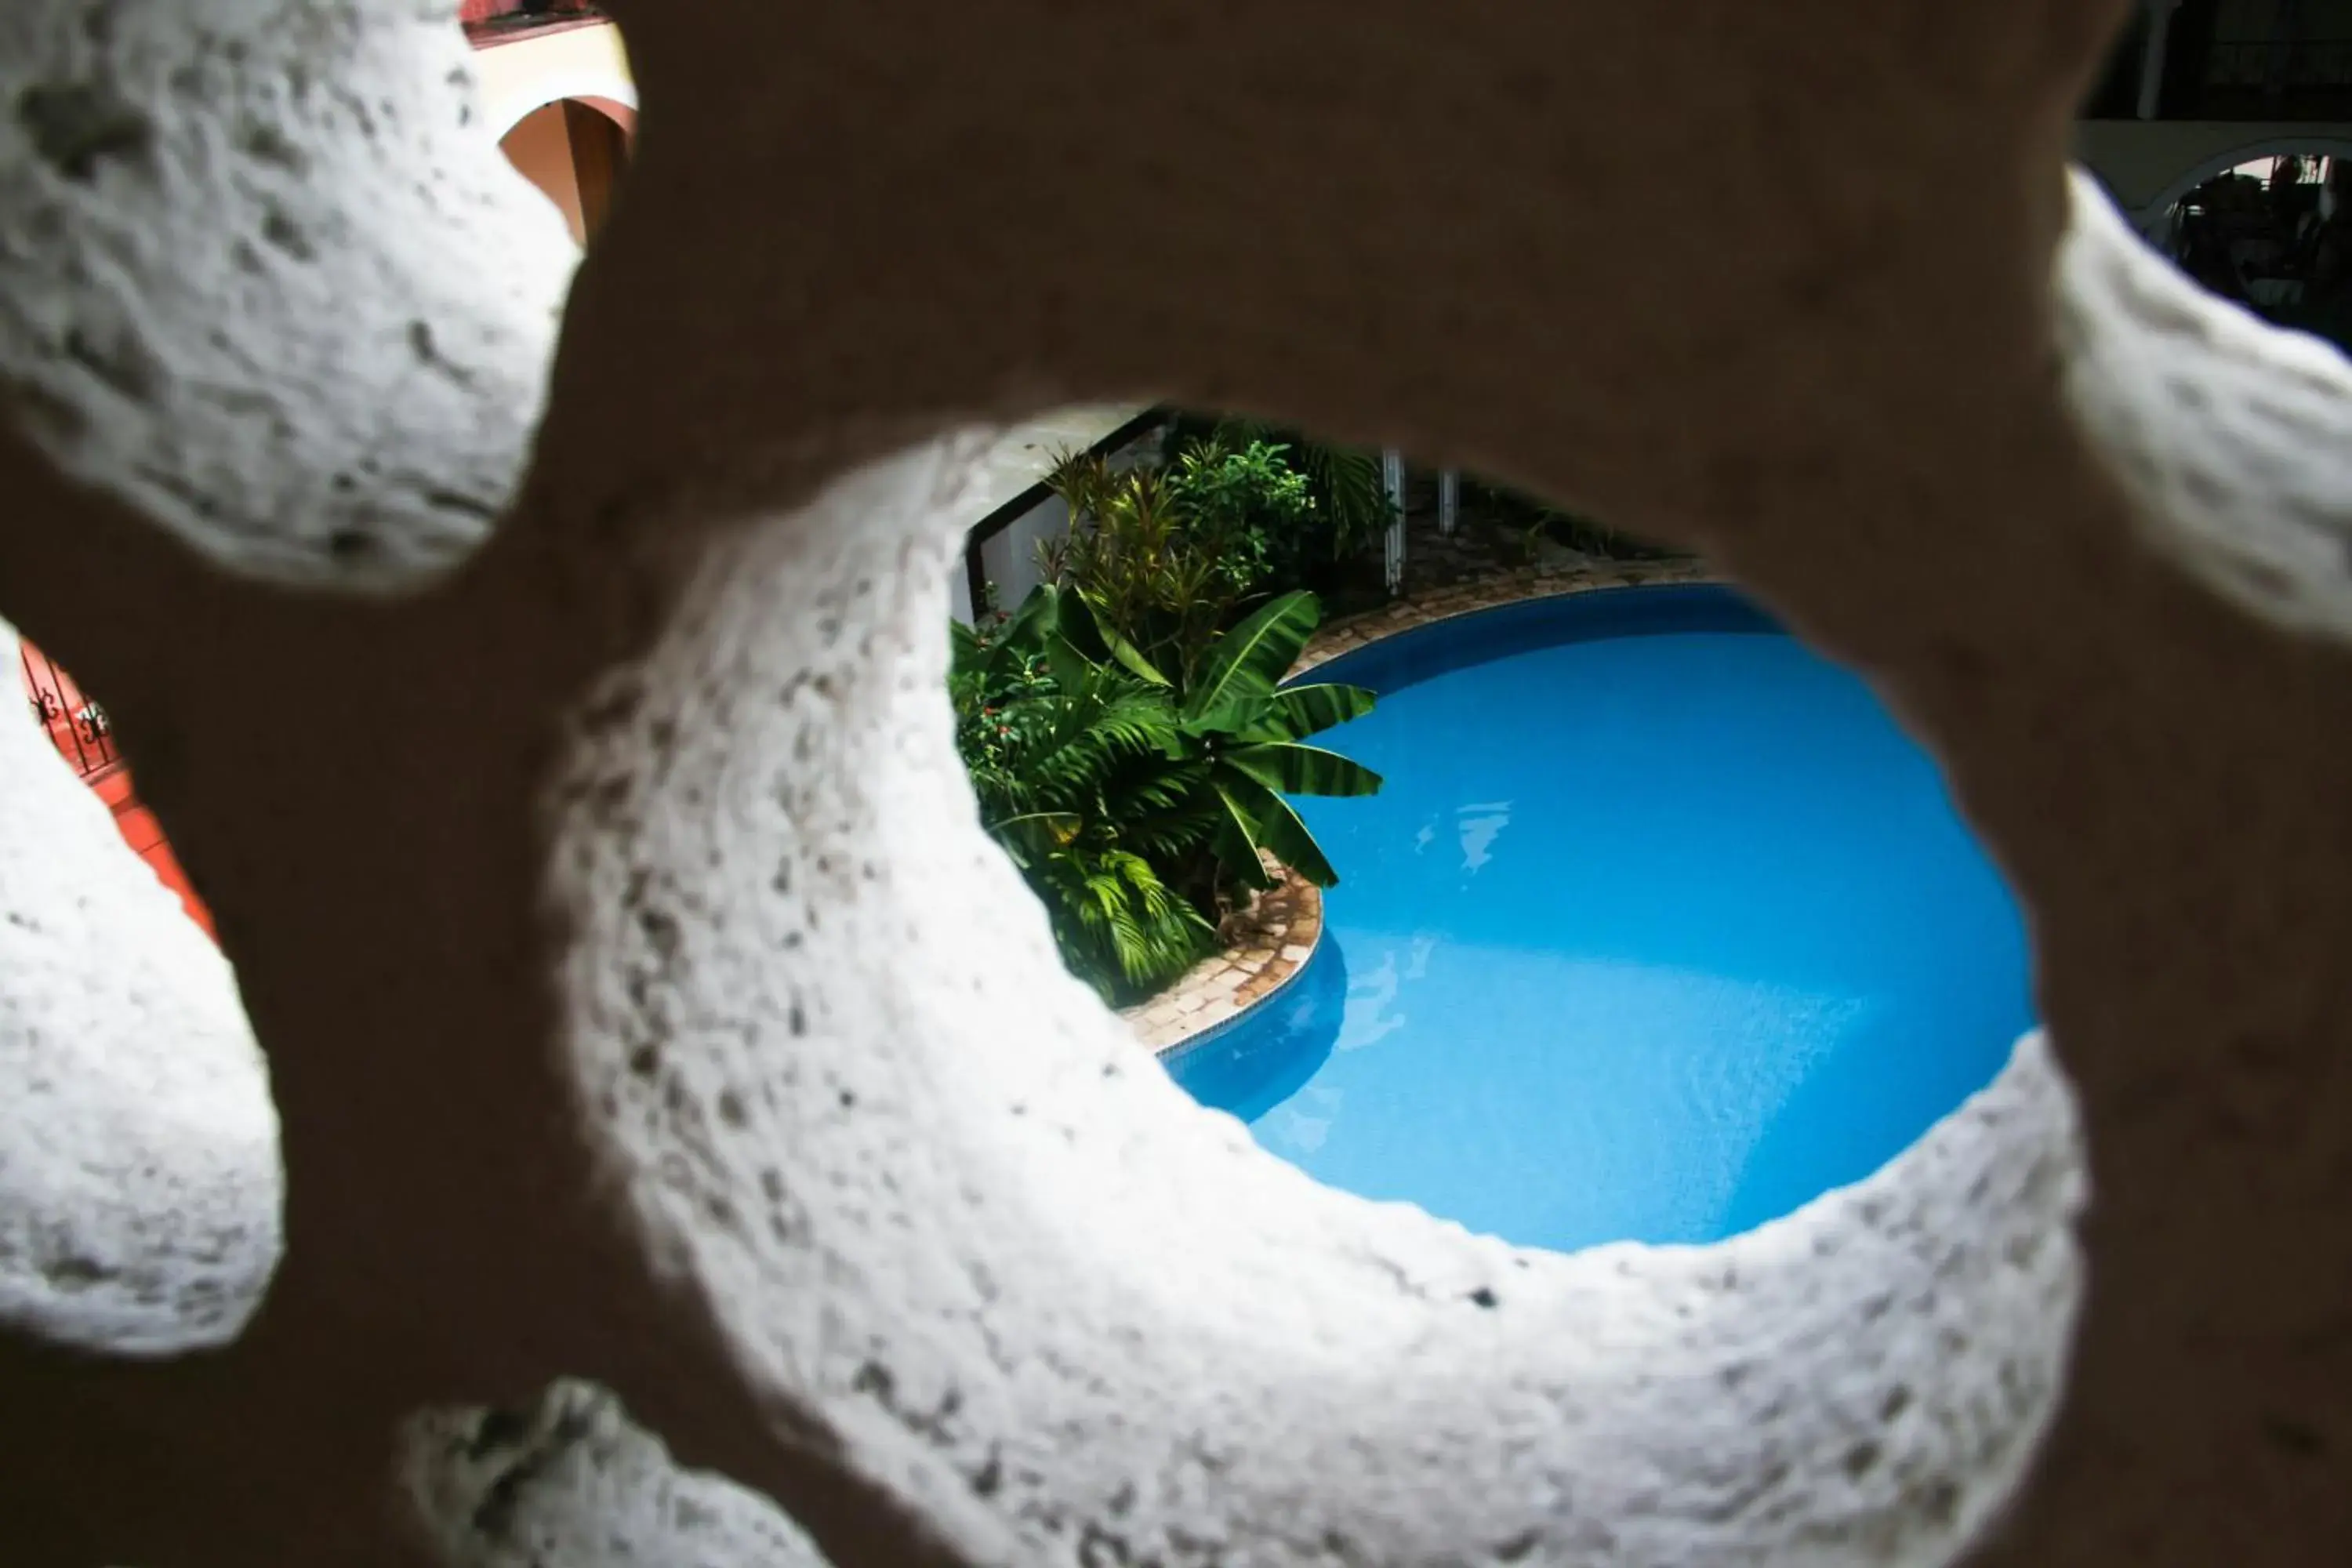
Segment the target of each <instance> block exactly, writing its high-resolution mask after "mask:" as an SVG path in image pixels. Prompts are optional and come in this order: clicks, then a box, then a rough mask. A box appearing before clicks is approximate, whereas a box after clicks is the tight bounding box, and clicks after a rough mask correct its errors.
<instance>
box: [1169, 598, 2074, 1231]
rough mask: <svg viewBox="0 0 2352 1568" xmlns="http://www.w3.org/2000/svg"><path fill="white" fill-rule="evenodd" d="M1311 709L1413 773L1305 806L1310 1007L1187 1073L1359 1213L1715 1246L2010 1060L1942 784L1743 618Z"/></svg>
mask: <svg viewBox="0 0 2352 1568" xmlns="http://www.w3.org/2000/svg"><path fill="white" fill-rule="evenodd" d="M1312 679H1332V680H1349V681H1353V682H1356V683H1358V684H1360V685H1365V686H1369V687H1371V688H1372V689H1375V690H1377V691H1379V692H1380V693H1381V702H1380V706H1379V708H1378V709H1377V710H1375V711H1374V712H1373V713H1372V714H1371V715H1370V717H1368V718H1365V719H1361V720H1359V721H1356V722H1354V723H1352V724H1349V725H1347V726H1345V727H1344V728H1342V729H1339V730H1336V731H1331V732H1330V735H1329V737H1328V741H1329V743H1330V744H1332V745H1333V746H1335V747H1336V748H1337V749H1339V750H1340V751H1343V752H1347V753H1348V754H1349V755H1351V756H1354V757H1356V758H1357V759H1359V760H1360V761H1361V762H1363V763H1367V764H1368V765H1370V766H1371V767H1373V768H1376V769H1378V770H1380V771H1381V773H1384V774H1386V775H1387V780H1388V783H1387V787H1386V788H1385V789H1384V790H1383V791H1382V792H1381V794H1380V795H1376V796H1373V797H1371V798H1369V799H1364V800H1303V801H1300V802H1299V803H1298V805H1299V808H1300V811H1301V814H1302V815H1303V816H1306V818H1307V822H1308V824H1309V826H1312V827H1313V828H1314V830H1315V832H1316V833H1317V835H1318V837H1320V838H1321V839H1322V841H1323V844H1324V847H1325V848H1326V849H1327V850H1328V853H1329V855H1330V858H1331V862H1332V864H1333V865H1334V866H1336V867H1338V868H1339V874H1340V876H1341V878H1342V881H1341V883H1340V885H1339V887H1338V888H1336V889H1332V890H1331V892H1330V893H1329V894H1328V896H1327V901H1326V904H1325V925H1326V935H1325V940H1324V942H1323V944H1322V946H1321V948H1320V950H1319V951H1318V953H1317V956H1316V958H1315V960H1314V962H1313V963H1310V964H1309V965H1308V966H1307V973H1305V974H1303V975H1302V976H1300V977H1299V978H1298V979H1297V981H1296V982H1294V983H1293V984H1291V985H1290V986H1289V987H1287V988H1286V989H1285V990H1284V991H1282V992H1279V993H1277V994H1276V996H1275V998H1274V999H1273V1000H1271V1001H1270V1002H1268V1003H1267V1004H1266V1005H1264V1006H1261V1007H1260V1008H1258V1009H1257V1010H1256V1011H1255V1012H1253V1013H1251V1014H1248V1015H1246V1016H1244V1017H1243V1018H1241V1019H1240V1020H1238V1021H1236V1022H1235V1023H1234V1025H1233V1026H1230V1027H1228V1028H1227V1029H1225V1030H1224V1031H1223V1033H1221V1034H1217V1035H1214V1036H1211V1037H1208V1038H1206V1039H1204V1040H1202V1041H1201V1042H1198V1043H1196V1044H1194V1045H1192V1046H1191V1047H1187V1048H1185V1049H1184V1050H1183V1051H1182V1052H1181V1053H1180V1054H1178V1055H1176V1056H1174V1057H1171V1058H1170V1060H1169V1070H1170V1071H1171V1073H1172V1074H1173V1075H1174V1077H1175V1079H1176V1080H1177V1081H1178V1082H1179V1083H1180V1084H1181V1085H1182V1086H1183V1087H1184V1088H1185V1089H1187V1090H1189V1091H1190V1092H1191V1093H1192V1096H1193V1097H1194V1098H1195V1099H1196V1100H1201V1101H1202V1102H1203V1103H1205V1104H1208V1105H1211V1106H1214V1107H1217V1108H1219V1109H1223V1110H1231V1111H1233V1112H1234V1114H1236V1115H1238V1116H1240V1117H1241V1118H1242V1119H1243V1120H1244V1121H1247V1122H1248V1123H1249V1124H1250V1128H1251V1131H1252V1132H1253V1133H1254V1134H1255V1137H1256V1139H1257V1141H1258V1142H1259V1143H1261V1144H1262V1145H1263V1146H1265V1148H1266V1149H1268V1150H1270V1151H1272V1152H1275V1153H1276V1154H1278V1155H1281V1156H1282V1157H1283V1158H1285V1159H1286V1160H1289V1161H1291V1162H1292V1163H1296V1164H1297V1165H1300V1166H1302V1167H1304V1168H1305V1169H1306V1170H1307V1171H1308V1172H1309V1173H1312V1174H1314V1175H1315V1176H1317V1177H1318V1178H1320V1179H1321V1180H1323V1181H1325V1182H1328V1183H1329V1184H1332V1185H1334V1186H1337V1187H1343V1188H1346V1189H1347V1190H1349V1191H1350V1192H1356V1193H1360V1194H1364V1195H1366V1196H1369V1197H1375V1198H1403V1199H1410V1200H1412V1201H1413V1202H1415V1203H1417V1204H1419V1205H1421V1206H1422V1207H1423V1208H1425V1209H1427V1210H1429V1211H1430V1212H1431V1213H1433V1214H1436V1215H1444V1216H1445V1217H1448V1218H1451V1219H1456V1220H1459V1221H1461V1222H1462V1223H1463V1224H1465V1225H1466V1226H1469V1227H1470V1228H1472V1229H1473V1230H1479V1231H1486V1232H1490V1233H1493V1234H1496V1235H1498V1236H1502V1237H1506V1238H1507V1239H1509V1240H1512V1241H1515V1242H1519V1243H1522V1244H1526V1245H1530V1246H1539V1247H1557V1248H1563V1249H1565V1248H1572V1247H1584V1246H1589V1245H1591V1244H1593V1243H1596V1242H1603V1241H1613V1240H1624V1239H1633V1240H1642V1241H1651V1242H1699V1241H1711V1240H1716V1239H1718V1238H1720V1237H1725V1236H1728V1235H1731V1234H1733V1233H1735V1232H1738V1231H1741V1230H1745V1229H1748V1228H1749V1227H1750V1226H1755V1225H1758V1224H1759V1223H1761V1222H1763V1221H1765V1220H1768V1219H1771V1218H1774V1217H1776V1216H1778V1215H1783V1214H1786V1213H1788V1212H1789V1211H1790V1210H1791V1209H1793V1208H1795V1207H1797V1206H1798V1205H1801V1204H1803V1203H1805V1202H1806V1201H1807V1200H1809V1199H1811V1198H1813V1197H1815V1196H1817V1195H1819V1194H1821V1193H1822V1192H1824V1191H1826V1190H1828V1189H1829V1188H1831V1187H1833V1186H1839V1185H1843V1184H1845V1183H1848V1182H1852V1181H1854V1180H1856V1179H1858V1178H1860V1177H1862V1176H1865V1175H1867V1174H1869V1173H1871V1172H1872V1171H1873V1170H1874V1169H1876V1168H1877V1167H1878V1166H1879V1165H1880V1164H1882V1163H1885V1161H1886V1159H1887V1158H1888V1157H1889V1156H1891V1155H1893V1154H1894V1153H1895V1152H1897V1151H1899V1150H1901V1149H1902V1148H1903V1147H1904V1146H1905V1145H1906V1144H1908V1143H1910V1142H1913V1141H1914V1140H1916V1138H1917V1137H1918V1136H1919V1134H1920V1133H1921V1132H1923V1131H1926V1130H1927V1127H1928V1126H1929V1125H1930V1124H1931V1123H1932V1122H1934V1121H1936V1120H1937V1119H1938V1118H1939V1117H1941V1116H1943V1115H1944V1114H1945V1113H1946V1112H1948V1111H1949V1110H1952V1109H1953V1108H1954V1107H1956V1106H1957V1105H1958V1103H1959V1102H1960V1101H1961V1100H1964V1099H1965V1098H1966V1097H1967V1096H1968V1095H1969V1094H1970V1093H1972V1092H1974V1091H1975V1090H1976V1089H1979V1088H1982V1087H1983V1086H1984V1085H1985V1084H1986V1083H1987V1082H1988V1081H1989V1080H1990V1079H1991V1078H1992V1076H1993V1075H1994V1073H1995V1072H1997V1071H1998V1070H1999V1069H2000V1066H2001V1065H2002V1064H2003V1063H2004V1062H2006V1061H2007V1060H2008V1057H2009V1051H2010V1047H2011V1044H2012V1043H2013V1042H2014V1040H2015V1039H2016V1037H2017V1036H2018V1035H2019V1034H2020V1033H2021V1032H2022V1031H2023V1030H2025V1029H2026V1028H2027V1027H2029V1026H2030V1025H2031V1022H2032V1012H2031V1003H2030V999H2029V996H2028V979H2027V971H2028V960H2027V950H2026V940H2025V935H2024V931H2023V929H2022V925H2021V921H2020V918H2019V915H2018V911H2017V909H2016V907H2015V905H2014V904H2013V903H2012V902H2011V898H2010V896H2009V893H2008V891H2007V890H2006V889H2005V888H2004V887H2003V885H2002V883H2001V881H2000V878H1999V877H1998V875H1997V874H1996V873H1995V872H1994V870H1993V868H1991V866H1990V864H1989V863H1988V861H1987V860H1986V859H1985V858H1984V856H1983V854H1982V852H1981V851H1980V850H1979V848H1978V847H1977V845H1976V843H1975V842H1974V840H1973V839H1972V838H1971V837H1970V836H1969V832H1968V830H1967V829H1966V828H1965V827H1963V826H1962V825H1961V824H1960V822H1959V820H1958V817H1957V816H1955V815H1954V813H1953V808H1952V805H1951V804H1950V802H1949V800H1948V797H1947V795H1945V792H1944V789H1943V785H1942V783H1941V781H1940V780H1939V779H1938V777H1937V773H1936V770H1935V768H1934V765H1933V764H1932V763H1929V761H1928V760H1927V757H1926V755H1925V754H1923V753H1922V752H1920V751H1919V750H1918V749H1917V748H1916V746H1914V745H1913V744H1912V742H1910V741H1909V740H1908V739H1906V737H1905V736H1904V734H1903V733H1902V732H1901V731H1899V730H1898V729H1897V728H1896V727H1895V723H1894V721H1893V720H1892V719H1891V718H1889V716H1888V715H1887V714H1886V712H1885V710H1884V709H1882V708H1881V707H1880V706H1879V705H1878V703H1877V701H1876V700H1874V698H1873V697H1872V696H1871V694H1870V692H1869V691H1868V690H1867V689H1865V688H1864V686H1863V685H1862V683H1861V682H1860V681H1858V680H1857V679H1854V678H1853V676H1851V675H1848V674H1846V673H1845V672H1844V671H1843V670H1841V669H1839V668H1837V667H1836V666H1834V665H1832V664H1830V663H1828V662H1826V661H1824V660H1823V659H1822V658H1818V657H1816V656H1815V655H1813V654H1812V653H1811V652H1809V651H1807V650H1806V649H1805V647H1803V646H1802V645H1801V644H1799V643H1798V642H1797V641H1795V640H1794V639H1793V638H1791V637H1787V636H1785V635H1783V634H1781V633H1780V631H1779V630H1778V629H1777V628H1775V627H1774V626H1772V625H1771V624H1770V623H1769V621H1767V620H1766V619H1765V618H1764V617H1763V616H1761V615H1759V613H1758V612H1756V611H1755V610H1753V609H1751V608H1749V607H1748V605H1745V604H1744V603H1743V602H1742V601H1741V600H1739V599H1738V598H1737V597H1736V596H1735V595H1732V594H1730V593H1729V592H1728V591H1727V590H1724V589H1719V588H1712V587H1675V588H1643V589H1632V590H1626V591H1624V592H1622V593H1614V594H1608V595H1584V596H1580V597H1577V598H1574V599H1568V600H1553V601H1549V602H1539V603H1534V604H1528V605H1517V606H1513V607H1511V608H1508V609H1504V610H1496V611H1490V612H1487V613H1486V614H1484V615H1479V616H1471V617H1467V618H1465V619H1464V620H1460V621H1455V622H1452V623H1449V624H1445V625H1442V626H1431V627H1427V628H1424V629H1423V630H1421V631H1417V632H1412V633H1409V634H1407V635H1405V636H1403V637H1395V638H1391V639H1390V640H1388V641H1386V642H1383V643H1381V644H1380V645H1378V646H1376V647H1371V648H1368V649H1365V650H1363V651H1361V652H1360V653H1357V654H1353V655H1350V656H1349V657H1348V658H1344V659H1340V660H1338V661H1335V662H1334V663H1331V664H1328V665H1326V666H1325V667H1323V668H1321V669H1319V670H1318V671H1317V672H1316V674H1315V676H1314V677H1313V678H1312Z"/></svg>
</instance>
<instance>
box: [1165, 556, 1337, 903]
mask: <svg viewBox="0 0 2352 1568" xmlns="http://www.w3.org/2000/svg"><path fill="white" fill-rule="evenodd" d="M1321 620H1322V609H1321V606H1320V605H1318V602H1317V600H1316V598H1315V595H1312V594H1309V593H1305V592H1295V593H1290V594H1285V595H1282V596H1281V597H1280V598H1278V599H1276V600H1273V601H1272V602H1271V603H1269V604H1267V605H1264V606H1262V607H1261V608H1260V609H1258V610H1257V611H1256V612H1255V614H1253V615H1251V616H1249V617H1248V618H1247V619H1245V620H1244V621H1243V622H1242V623H1241V624H1240V625H1239V626H1235V627H1234V628H1233V630H1231V631H1229V632H1227V633H1225V634H1224V636H1223V637H1220V638H1219V639H1218V640H1217V643H1216V646H1215V647H1213V649H1212V650H1211V652H1210V655H1209V658H1207V659H1206V660H1205V661H1204V662H1203V663H1202V667H1201V668H1200V669H1199V670H1198V672H1197V673H1196V674H1195V675H1194V677H1193V678H1192V679H1191V680H1190V681H1189V682H1188V683H1186V685H1185V686H1183V687H1182V688H1181V689H1175V688H1174V686H1173V683H1172V682H1171V701H1172V704H1173V707H1174V711H1175V715H1176V724H1175V742H1176V743H1175V744H1174V745H1173V746H1171V747H1169V748H1167V750H1168V754H1169V755H1170V756H1171V757H1178V758H1181V759H1182V760H1184V761H1186V762H1189V763H1195V764H1197V765H1198V766H1199V767H1200V768H1201V770H1202V787H1203V788H1204V789H1205V790H1206V791H1207V792H1208V794H1209V795H1212V796H1213V803H1214V811H1215V821H1216V830H1215V834H1214V837H1213V839H1212V845H1213V849H1214V852H1215V856H1216V861H1217V868H1218V872H1219V875H1220V878H1221V879H1222V880H1223V881H1224V882H1225V883H1227V884H1235V883H1237V884H1240V885H1242V886H1245V887H1251V888H1265V887H1270V886H1272V885H1273V880H1274V879H1273V878H1272V876H1271V875H1270V874H1269V873H1268V872H1267V871H1266V869H1265V863H1264V858H1263V855H1262V854H1261V851H1264V852H1265V853H1270V854H1272V855H1273V857H1274V858H1276V859H1277V860H1279V861H1281V862H1282V863H1283V864H1284V865H1286V866H1288V867H1289V868H1291V869H1292V870H1294V871H1296V872H1297V873H1298V874H1299V875H1300V876H1301V877H1304V878H1305V879H1307V880H1308V881H1310V882H1312V883H1314V884H1315V885H1316V886H1317V887H1320V888H1328V887H1331V886H1333V885H1334V884H1336V883H1337V882H1338V881H1339V873H1338V872H1337V871H1335V870H1333V869H1332V868H1331V862H1330V860H1329V859H1328V858H1327V857H1326V856H1325V855H1324V853H1323V847H1322V846H1321V845H1320V844H1318V843H1317V842H1316V840H1315V835H1314V834H1313V833H1311V832H1310V831H1308V829H1307V824H1306V823H1305V822H1303V821H1301V820H1300V818H1299V816H1298V813H1297V811H1296V810H1294V809H1293V808H1292V806H1291V805H1290V803H1289V802H1288V801H1287V800H1286V799H1284V798H1283V797H1284V796H1285V795H1371V794H1374V793H1375V792H1377V791H1378V790H1379V789H1380V787H1381V776H1380V774H1378V773H1374V772H1372V771H1371V770H1370V768H1367V767H1365V766H1363V765H1362V764H1361V763H1356V762H1353V761H1350V760H1349V759H1348V758H1346V757H1343V756H1341V755H1339V753H1338V752H1332V751H1327V750H1325V749H1324V748H1322V747H1319V746H1309V745H1306V744H1304V743H1303V742H1305V741H1306V740H1307V737H1308V736H1310V735H1313V734H1316V733H1318V732H1319V731H1324V730H1328V729H1330V728H1331V727H1332V726H1334V725H1337V724H1344V723H1346V722H1347V721H1349V720H1350V719H1359V718H1361V717H1362V716H1363V715H1365V714H1367V713H1369V712H1370V711H1371V710H1372V703H1373V697H1372V694H1371V693H1370V691H1367V690H1365V689H1363V688H1362V687H1360V686H1340V685H1333V684H1319V685H1309V686H1296V687H1291V688H1289V689H1282V688H1281V687H1280V684H1279V683H1280V681H1281V679H1282V677H1283V674H1284V672H1285V671H1286V670H1288V669H1289V668H1290V667H1291V665H1292V664H1294V663H1296V662H1297V658H1298V655H1299V653H1300V651H1301V650H1302V649H1303V648H1305V647H1306V646H1307V638H1308V637H1311V636H1312V635H1313V634H1314V631H1315V628H1316V626H1318V625H1319V624H1320V623H1321Z"/></svg>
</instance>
